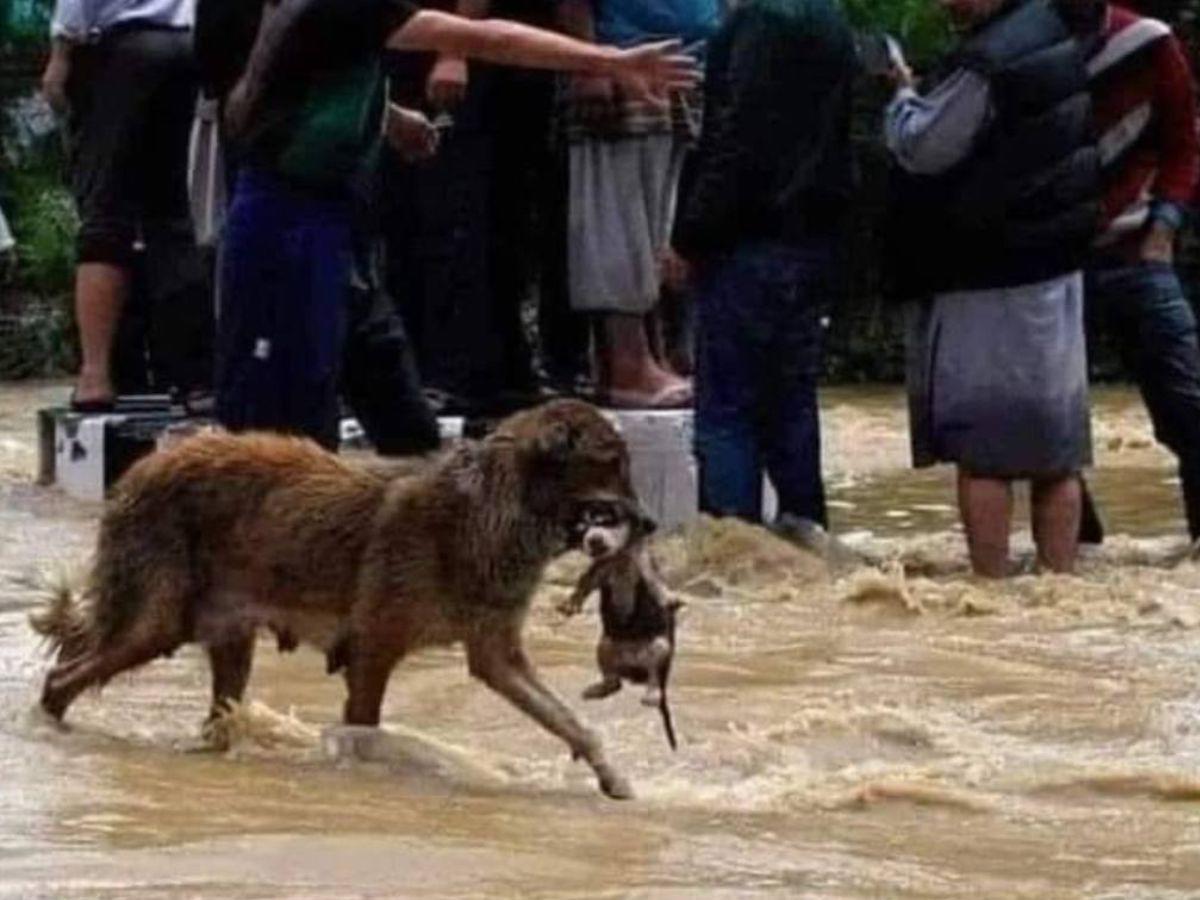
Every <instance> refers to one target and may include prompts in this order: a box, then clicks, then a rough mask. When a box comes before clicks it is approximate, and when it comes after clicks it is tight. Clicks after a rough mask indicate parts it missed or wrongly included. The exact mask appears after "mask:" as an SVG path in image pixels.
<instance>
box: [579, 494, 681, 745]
mask: <svg viewBox="0 0 1200 900" xmlns="http://www.w3.org/2000/svg"><path fill="white" fill-rule="evenodd" d="M654 527H655V526H654V522H653V521H651V520H650V519H648V518H646V516H645V515H643V514H641V513H640V511H638V510H637V509H634V508H633V506H632V505H631V504H627V503H621V502H614V501H610V500H604V501H595V502H587V503H584V504H583V506H582V508H581V510H580V521H579V545H580V548H581V549H582V550H583V552H584V553H586V554H587V555H588V556H590V557H591V558H592V560H593V562H592V565H591V566H590V567H589V568H588V570H587V572H585V573H584V575H583V577H582V578H580V580H579V583H578V585H576V587H575V590H574V592H573V593H572V594H571V596H570V597H569V598H568V599H567V600H566V601H565V602H564V603H563V604H562V605H561V606H560V607H559V609H560V611H561V612H562V613H563V614H564V615H575V614H576V613H578V612H579V611H580V610H582V609H583V605H584V603H585V602H586V601H587V598H588V597H589V596H591V594H592V593H594V592H595V591H597V590H598V591H599V592H600V620H601V622H602V624H603V628H604V631H603V634H602V635H601V638H600V642H599V644H598V645H597V647H596V661H597V663H598V665H599V668H600V675H601V679H600V681H598V682H597V683H596V684H594V685H592V686H591V687H589V688H587V689H586V690H585V691H584V692H583V696H584V698H585V699H587V700H600V699H603V698H605V697H609V696H611V695H612V694H615V693H616V692H617V691H619V690H620V689H621V685H622V683H623V682H625V681H628V682H630V683H632V684H644V685H646V693H645V695H644V696H643V697H642V703H643V704H645V705H646V706H650V707H656V708H657V709H658V710H659V712H660V713H661V715H662V719H663V728H664V729H665V730H666V733H667V741H668V743H669V744H670V745H671V749H672V750H674V749H675V747H676V740H675V728H674V725H673V723H672V721H671V711H670V707H669V706H668V705H667V681H668V679H669V677H670V672H671V663H672V660H673V659H674V656H675V622H676V614H677V613H678V611H679V609H680V608H681V607H682V606H683V604H682V603H680V602H678V601H675V600H672V599H671V598H670V597H669V596H668V594H667V590H666V587H665V585H664V584H663V581H662V578H661V576H660V575H659V572H658V567H657V565H656V564H655V562H654V558H653V556H652V555H651V553H650V547H649V540H648V538H649V537H650V535H651V534H652V533H653V532H654Z"/></svg>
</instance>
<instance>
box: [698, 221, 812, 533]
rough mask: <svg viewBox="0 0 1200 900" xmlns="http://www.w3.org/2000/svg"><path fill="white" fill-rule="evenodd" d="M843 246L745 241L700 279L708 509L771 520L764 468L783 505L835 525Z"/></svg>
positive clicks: (704, 504)
mask: <svg viewBox="0 0 1200 900" xmlns="http://www.w3.org/2000/svg"><path fill="white" fill-rule="evenodd" d="M832 273H833V245H832V242H831V241H826V240H821V241H812V242H810V243H807V244H804V245H800V246H796V245H792V244H783V243H777V242H767V241H764V242H756V243H747V244H743V245H741V246H739V247H737V248H736V249H734V250H733V251H732V252H731V253H729V254H728V255H727V256H724V257H721V258H719V259H716V260H713V261H711V262H710V263H708V264H707V265H705V266H704V267H702V269H701V271H700V273H699V278H698V281H697V285H696V309H697V326H698V331H697V355H696V456H697V459H698V460H699V464H700V507H701V509H702V510H704V511H705V512H708V513H711V514H714V515H719V516H738V517H740V518H743V519H747V520H750V521H760V520H761V519H762V483H763V470H764V469H765V470H766V473H767V475H768V476H769V477H770V479H771V483H772V484H773V485H774V486H775V490H776V492H777V493H778V494H779V511H780V513H781V514H782V513H791V514H793V515H797V516H803V517H804V518H807V519H811V520H813V521H815V522H819V523H821V524H822V525H825V524H826V523H827V519H826V511H825V487H824V484H823V482H822V480H821V436H820V428H819V424H818V419H817V374H818V370H819V367H820V357H821V315H820V304H821V301H822V300H823V299H825V298H826V297H827V295H828V290H829V287H830V285H831V283H832Z"/></svg>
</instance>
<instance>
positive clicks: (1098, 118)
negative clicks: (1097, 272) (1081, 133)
mask: <svg viewBox="0 0 1200 900" xmlns="http://www.w3.org/2000/svg"><path fill="white" fill-rule="evenodd" d="M1088 75H1089V78H1090V79H1091V88H1092V102H1093V112H1094V116H1095V122H1096V127H1097V131H1098V144H1099V150H1100V161H1101V184H1102V187H1103V191H1104V197H1103V209H1104V214H1103V224H1102V226H1101V234H1100V237H1099V239H1098V241H1097V244H1098V246H1100V247H1105V248H1108V249H1112V250H1121V249H1126V248H1128V249H1130V250H1132V249H1133V247H1134V246H1135V245H1136V243H1137V242H1138V240H1139V239H1140V237H1141V235H1142V234H1143V233H1144V231H1145V228H1146V225H1147V224H1148V223H1149V222H1150V221H1151V220H1152V219H1161V220H1162V221H1165V222H1168V223H1169V224H1171V225H1173V226H1174V227H1176V228H1177V227H1179V225H1180V223H1181V222H1182V219H1183V216H1184V213H1185V211H1186V210H1187V208H1188V207H1189V206H1190V205H1191V203H1192V200H1193V198H1194V197H1195V194H1196V185H1197V180H1198V179H1200V142H1198V141H1197V135H1196V100H1195V90H1194V87H1193V84H1192V76H1191V72H1190V70H1189V68H1188V63H1187V59H1186V58H1185V56H1184V53H1183V49H1182V48H1181V46H1180V44H1179V42H1178V41H1177V40H1176V39H1175V36H1174V35H1173V34H1172V33H1171V29H1170V28H1169V27H1168V26H1167V25H1165V24H1164V23H1162V22H1160V21H1158V20H1157V19H1151V18H1147V17H1145V16H1141V15H1138V14H1137V13H1135V12H1132V11H1130V10H1128V9H1124V8H1122V7H1120V6H1113V5H1109V6H1108V8H1107V10H1106V12H1105V18H1104V22H1103V25H1102V29H1101V36H1100V38H1099V40H1098V41H1097V46H1096V47H1095V48H1094V49H1093V53H1092V55H1091V57H1090V59H1089V60H1088Z"/></svg>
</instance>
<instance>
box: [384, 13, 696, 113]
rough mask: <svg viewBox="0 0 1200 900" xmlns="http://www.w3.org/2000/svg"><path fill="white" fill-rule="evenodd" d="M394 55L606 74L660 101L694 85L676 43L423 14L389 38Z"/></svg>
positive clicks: (691, 68) (692, 68)
mask: <svg viewBox="0 0 1200 900" xmlns="http://www.w3.org/2000/svg"><path fill="white" fill-rule="evenodd" d="M388 46H389V47H391V48H393V49H395V50H430V51H433V52H436V53H443V54H448V55H451V56H462V57H472V58H475V59H480V60H483V61H484V62H491V63H498V64H500V65H512V66H525V67H527V68H536V69H557V70H561V71H567V72H585V73H588V74H592V75H607V76H610V77H613V78H616V79H618V80H619V81H621V82H622V83H623V84H624V85H625V87H626V88H627V89H628V90H629V91H630V93H632V94H633V95H635V96H638V97H642V98H648V99H658V98H660V97H661V96H662V95H663V94H664V93H665V92H667V91H669V90H673V89H679V88H689V87H692V86H693V85H695V84H696V82H697V81H698V80H699V77H700V70H699V67H698V66H697V64H696V61H695V60H694V59H693V58H692V57H690V56H687V55H685V54H683V53H680V52H679V46H680V45H679V42H678V41H663V42H660V43H655V44H645V45H643V46H640V47H634V48H631V49H628V50H620V49H617V48H615V47H604V46H599V45H597V44H588V43H585V42H583V41H579V40H576V39H574V38H570V37H567V36H565V35H561V34H555V33H554V32H552V31H543V30H542V29H540V28H533V27H530V26H528V25H521V24H518V23H516V22H509V21H505V20H502V19H484V20H481V21H473V20H470V19H463V18H460V17H459V16H454V15H450V14H449V13H443V12H437V11H434V10H421V11H420V12H418V13H417V14H416V15H414V16H413V17H412V18H411V19H409V20H408V21H407V22H406V23H405V24H404V25H403V26H401V27H400V28H398V29H397V30H396V31H394V32H393V33H392V35H391V37H390V38H389V39H388Z"/></svg>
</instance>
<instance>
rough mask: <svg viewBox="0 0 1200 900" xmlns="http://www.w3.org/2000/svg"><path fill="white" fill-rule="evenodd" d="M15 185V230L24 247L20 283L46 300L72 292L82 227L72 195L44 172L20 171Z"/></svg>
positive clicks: (18, 272)
mask: <svg viewBox="0 0 1200 900" xmlns="http://www.w3.org/2000/svg"><path fill="white" fill-rule="evenodd" d="M12 182H13V190H12V198H13V203H12V229H13V234H14V235H15V236H16V239H17V246H18V247H19V248H20V264H19V267H18V270H17V282H18V284H19V285H20V286H21V287H22V288H23V289H24V290H26V291H30V292H32V293H35V294H37V295H39V296H43V297H53V296H56V295H61V294H64V293H69V292H70V290H71V279H72V277H73V272H74V267H75V231H76V228H77V224H78V223H77V219H76V216H75V207H74V204H73V203H72V201H71V195H70V194H69V193H68V192H67V190H66V189H65V188H64V187H63V186H62V184H61V182H60V180H59V179H58V178H56V177H52V176H50V175H49V174H48V173H46V172H44V171H37V170H34V171H23V172H17V173H15V174H14V175H13V177H12Z"/></svg>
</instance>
